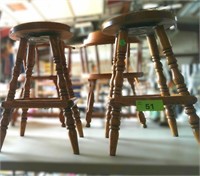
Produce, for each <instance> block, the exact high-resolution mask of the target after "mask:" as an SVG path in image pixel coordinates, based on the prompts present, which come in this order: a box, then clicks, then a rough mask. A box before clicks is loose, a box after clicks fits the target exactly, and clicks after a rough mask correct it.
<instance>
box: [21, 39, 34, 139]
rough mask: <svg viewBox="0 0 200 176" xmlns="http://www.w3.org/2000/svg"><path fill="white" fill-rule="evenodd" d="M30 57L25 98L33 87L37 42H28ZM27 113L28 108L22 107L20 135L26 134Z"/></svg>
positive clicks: (28, 59)
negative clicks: (32, 77) (32, 79)
mask: <svg viewBox="0 0 200 176" xmlns="http://www.w3.org/2000/svg"><path fill="white" fill-rule="evenodd" d="M27 53H28V58H27V66H26V67H27V68H26V79H25V83H24V95H23V99H29V98H30V89H31V76H32V73H33V67H34V64H35V44H34V43H29V44H28V50H27ZM27 113H28V108H25V109H22V117H21V127H20V136H24V133H25V130H26V124H27Z"/></svg>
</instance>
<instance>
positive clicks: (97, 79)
mask: <svg viewBox="0 0 200 176" xmlns="http://www.w3.org/2000/svg"><path fill="white" fill-rule="evenodd" d="M114 42H115V37H113V36H107V35H104V34H103V33H102V32H101V31H95V32H91V33H90V34H89V35H88V38H87V39H86V40H84V44H83V46H82V48H83V49H84V53H85V57H84V58H85V64H86V65H87V67H86V69H89V68H88V67H89V66H88V55H87V53H88V52H87V49H88V48H89V47H90V46H94V49H95V55H96V68H97V69H96V73H94V72H93V71H90V72H89V70H88V81H89V85H90V86H89V93H88V99H87V109H86V127H90V123H91V120H92V117H105V113H102V112H101V113H99V112H96V113H94V112H93V108H94V99H95V98H94V97H95V96H94V92H95V88H96V86H97V85H98V83H99V84H101V81H102V80H104V81H105V80H106V81H107V82H108V81H109V80H110V79H111V76H112V74H111V72H110V73H108V72H107V73H102V72H101V68H100V66H101V64H100V54H99V48H98V46H99V45H111V60H110V62H111V63H112V64H113V65H115V64H116V60H114V59H115V58H116V57H113V52H112V48H113V44H114ZM130 43H139V40H138V39H137V38H130V39H129V44H130ZM82 48H81V49H82ZM128 49H129V51H130V48H128ZM81 52H82V50H81ZM127 53H128V54H129V55H130V52H127ZM129 55H127V57H129ZM81 56H82V57H83V53H82V54H81ZM82 60H83V62H84V59H83V58H82ZM112 64H110V67H111V68H112ZM128 64H129V62H127V65H128ZM111 68H110V71H111ZM141 76H143V73H142V72H129V71H128V70H127V72H126V73H123V78H124V79H127V80H128V82H129V84H130V87H131V89H132V91H133V94H134V95H136V92H135V86H134V81H135V79H137V78H138V77H141ZM98 96H99V95H98V93H97V97H98ZM105 109H106V108H105ZM122 116H123V117H131V116H136V114H133V113H131V112H130V113H123V114H122ZM137 116H138V118H139V121H140V123H141V124H142V125H143V127H144V128H146V119H145V117H144V114H143V112H141V111H140V112H138V113H137ZM108 132H109V119H107V122H106V132H105V136H106V137H108V134H109V133H108Z"/></svg>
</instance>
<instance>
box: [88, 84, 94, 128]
mask: <svg viewBox="0 0 200 176" xmlns="http://www.w3.org/2000/svg"><path fill="white" fill-rule="evenodd" d="M89 86H90V88H89V94H88V98H87V109H86V127H90V123H91V118H92V111H93V104H94V90H95V86H96V80H89Z"/></svg>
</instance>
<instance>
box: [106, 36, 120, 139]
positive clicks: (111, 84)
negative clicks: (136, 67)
mask: <svg viewBox="0 0 200 176" xmlns="http://www.w3.org/2000/svg"><path fill="white" fill-rule="evenodd" d="M117 44H118V38H116V39H115V47H114V52H113V58H112V76H111V79H110V84H109V86H110V90H109V98H110V97H112V95H113V87H114V78H115V75H116V70H115V64H116V53H117V52H116V50H117ZM111 111H112V106H110V104H109V103H108V106H107V111H106V122H105V137H106V138H109V132H110V119H111Z"/></svg>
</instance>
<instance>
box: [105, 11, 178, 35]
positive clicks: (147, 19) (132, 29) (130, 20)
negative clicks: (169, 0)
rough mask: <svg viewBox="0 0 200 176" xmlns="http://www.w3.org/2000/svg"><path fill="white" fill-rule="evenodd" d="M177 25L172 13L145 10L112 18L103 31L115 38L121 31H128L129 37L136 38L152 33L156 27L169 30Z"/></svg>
mask: <svg viewBox="0 0 200 176" xmlns="http://www.w3.org/2000/svg"><path fill="white" fill-rule="evenodd" d="M175 24H176V19H175V17H174V15H173V14H172V13H171V12H168V11H159V10H145V11H138V12H130V13H126V14H124V15H120V16H116V17H113V18H110V19H108V20H106V21H105V22H104V23H103V24H102V31H103V33H104V34H106V35H113V36H115V34H116V33H118V32H119V30H120V29H127V30H128V35H129V36H136V35H143V34H149V33H152V32H153V30H154V27H156V26H160V25H163V26H164V28H165V29H167V28H169V27H171V26H173V25H175Z"/></svg>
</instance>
